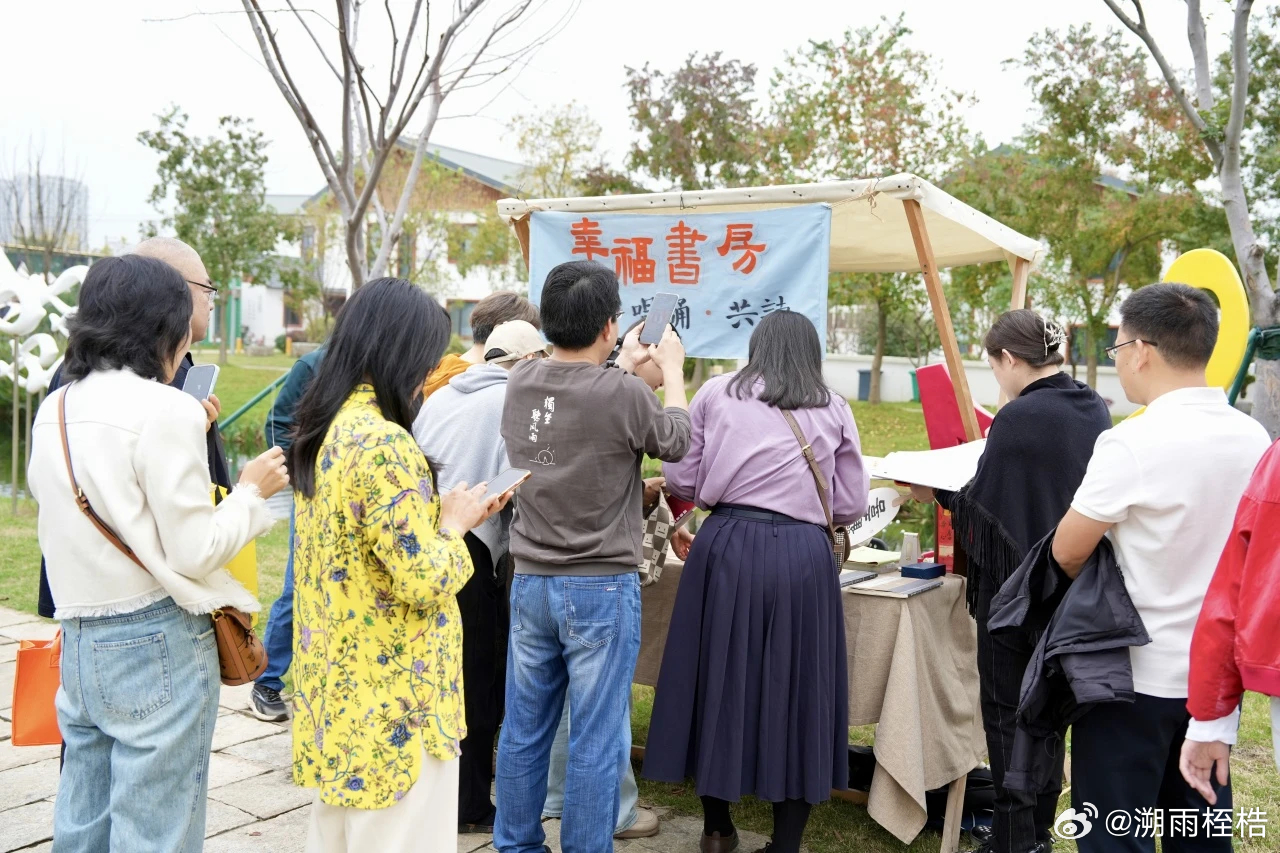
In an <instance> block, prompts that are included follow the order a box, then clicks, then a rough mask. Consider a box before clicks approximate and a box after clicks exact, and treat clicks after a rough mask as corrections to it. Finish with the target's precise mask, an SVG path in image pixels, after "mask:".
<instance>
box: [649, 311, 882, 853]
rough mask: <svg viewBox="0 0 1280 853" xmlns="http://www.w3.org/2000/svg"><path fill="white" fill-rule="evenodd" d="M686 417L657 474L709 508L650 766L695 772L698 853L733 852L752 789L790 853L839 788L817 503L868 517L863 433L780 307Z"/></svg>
mask: <svg viewBox="0 0 1280 853" xmlns="http://www.w3.org/2000/svg"><path fill="white" fill-rule="evenodd" d="M689 414H690V417H691V419H692V423H693V432H692V440H691V443H690V445H689V452H688V454H687V455H686V456H685V457H684V458H683V459H682V460H681V461H680V462H675V463H671V462H668V463H667V464H666V465H665V466H664V468H663V473H664V475H665V476H666V481H667V489H668V490H669V491H670V492H671V493H672V494H673V495H675V496H677V497H680V498H684V499H686V500H693V501H695V502H696V503H697V505H698V506H699V507H702V508H703V509H710V510H711V517H710V518H708V519H707V521H706V523H704V524H703V525H702V528H701V529H700V530H699V531H698V535H697V537H696V538H695V539H694V541H693V548H692V550H691V551H690V553H689V559H688V562H686V563H685V567H684V575H683V577H682V578H681V580H680V589H679V591H678V593H677V594H676V603H675V607H674V609H673V612H672V615H671V628H670V633H669V635H668V637H667V650H666V654H665V655H664V656H663V660H662V671H661V674H660V675H659V678H658V690H657V694H656V698H655V702H654V709H653V719H652V725H651V726H650V729H649V744H648V748H647V750H646V756H645V766H644V772H645V775H646V776H648V777H649V778H651V779H656V780H659V781H664V782H682V781H684V780H685V779H686V778H687V777H690V776H692V777H693V778H694V780H695V782H696V787H697V791H698V795H699V796H700V797H701V798H702V805H703V811H704V826H703V837H702V841H701V845H700V849H701V850H702V853H730V851H733V850H736V849H737V847H738V835H737V831H736V830H735V829H734V825H733V820H732V818H731V816H730V811H729V807H730V803H733V802H736V801H737V800H738V799H739V798H741V797H742V796H744V795H747V794H752V795H755V796H756V797H758V798H760V799H762V800H766V801H769V802H771V803H773V841H772V843H771V844H770V846H769V847H768V848H766V849H767V850H770V851H771V853H798V851H799V849H800V840H801V837H802V836H803V834H804V827H805V824H806V823H807V822H808V819H809V810H810V807H811V806H812V805H813V804H815V803H820V802H823V801H825V800H826V799H828V797H829V796H830V794H831V790H832V789H833V788H836V789H842V788H845V787H847V781H848V740H849V729H848V718H849V711H848V681H847V675H846V665H847V664H846V658H845V641H844V616H843V611H842V608H841V602H840V585H839V580H838V573H837V567H836V563H835V558H834V556H833V555H832V550H831V542H830V541H829V540H828V538H827V532H826V528H827V518H826V512H825V510H824V504H826V505H829V506H830V508H831V511H832V514H833V515H834V520H835V523H836V524H847V523H849V522H851V521H853V520H854V519H856V518H858V517H859V516H861V515H862V514H863V512H865V511H866V508H867V489H868V479H867V473H866V470H865V468H864V467H863V464H862V455H861V451H860V449H859V444H858V430H857V427H856V426H855V425H854V422H853V414H852V412H851V411H850V410H849V405H848V403H846V402H845V401H844V400H843V399H841V398H840V397H839V396H838V395H836V394H834V393H833V392H832V391H831V390H830V389H829V388H828V387H827V386H826V383H825V382H824V381H823V378H822V344H821V342H820V341H819V339H818V333H817V330H816V329H815V328H814V326H813V323H811V322H810V321H809V320H808V319H807V318H806V317H804V315H802V314H794V313H791V312H789V311H787V312H776V313H774V314H771V315H769V316H768V317H766V318H765V319H764V320H763V321H761V323H760V325H759V326H757V327H756V330H755V332H754V333H752V335H751V349H750V362H749V363H748V365H747V366H746V367H745V368H743V369H742V370H741V371H739V372H738V373H737V374H736V375H729V376H724V377H716V378H713V379H712V380H710V381H709V382H707V383H706V384H705V385H703V386H702V389H701V390H700V391H699V392H698V394H697V396H695V397H694V398H693V402H692V404H691V405H690V406H689ZM789 418H793V419H794V422H795V424H796V425H797V426H798V427H799V429H800V431H801V432H802V433H803V435H804V436H805V441H804V442H803V443H802V442H801V441H800V440H798V438H797V436H796V433H795V432H794V431H793V427H792V426H791V424H790V423H789ZM804 444H808V445H809V446H811V447H812V451H813V455H814V458H815V459H816V460H817V464H818V466H819V468H820V469H821V471H822V476H823V479H824V481H825V485H826V489H825V491H826V492H827V494H826V495H825V496H824V497H820V493H819V486H818V484H817V482H816V480H815V478H814V475H813V472H812V470H811V469H810V467H809V463H808V462H807V461H806V459H805V456H804V453H803V445H804Z"/></svg>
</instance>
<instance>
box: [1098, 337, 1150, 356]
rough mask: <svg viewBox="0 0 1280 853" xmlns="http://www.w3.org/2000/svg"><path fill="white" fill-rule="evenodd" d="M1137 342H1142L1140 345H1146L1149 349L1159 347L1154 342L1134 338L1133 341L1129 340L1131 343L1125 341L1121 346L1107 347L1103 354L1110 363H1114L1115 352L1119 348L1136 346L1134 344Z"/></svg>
mask: <svg viewBox="0 0 1280 853" xmlns="http://www.w3.org/2000/svg"><path fill="white" fill-rule="evenodd" d="M1138 341H1142V343H1144V344H1146V345H1147V346H1149V347H1155V346H1159V344H1157V343H1156V342H1155V341H1148V340H1143V339H1142V338H1134V339H1133V340H1131V341H1125V342H1124V343H1122V344H1116V345H1115V346H1110V347H1107V348H1106V350H1105V352H1106V354H1107V358H1109V359H1111V360H1112V361H1115V360H1116V350H1118V349H1120V348H1121V347H1127V346H1128V345H1129V344H1136V343H1138Z"/></svg>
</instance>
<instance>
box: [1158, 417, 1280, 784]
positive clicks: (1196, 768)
mask: <svg viewBox="0 0 1280 853" xmlns="http://www.w3.org/2000/svg"><path fill="white" fill-rule="evenodd" d="M1277 617H1280V442H1277V443H1276V444H1273V445H1271V449H1270V450H1268V451H1267V452H1266V453H1265V454H1264V455H1263V457H1262V460H1261V461H1260V462H1259V463H1258V467H1257V468H1256V469H1255V470H1254V472H1253V478H1252V479H1251V480H1250V481H1249V486H1248V488H1247V489H1245V493H1244V497H1243V498H1241V500H1240V506H1239V508H1238V509H1237V510H1236V520H1235V524H1234V525H1233V526H1232V528H1231V536H1230V538H1228V539H1227V545H1226V548H1224V549H1223V551H1222V557H1221V558H1220V559H1219V560H1218V568H1217V569H1216V570H1215V571H1214V574H1213V581H1212V582H1211V583H1210V584H1209V591H1208V593H1206V595H1205V599H1204V605H1203V606H1202V607H1201V608H1200V618H1199V619H1198V620H1197V622H1196V629H1195V633H1194V634H1193V635H1192V638H1191V674H1190V678H1189V681H1188V692H1187V710H1188V711H1189V712H1190V713H1191V716H1192V717H1193V718H1194V720H1197V721H1205V720H1216V719H1219V718H1221V717H1225V716H1229V715H1232V714H1234V715H1235V719H1236V720H1237V722H1238V721H1239V717H1240V698H1241V696H1242V694H1243V693H1244V691H1246V690H1252V691H1254V692H1255V693H1263V694H1266V695H1268V696H1270V697H1271V734H1272V738H1273V739H1274V742H1275V754H1276V767H1277V769H1280V618H1277ZM1194 732H1195V725H1194V724H1193V725H1192V727H1191V728H1190V729H1189V730H1188V732H1187V739H1186V741H1184V742H1183V744H1182V755H1181V760H1180V762H1179V766H1180V768H1181V770H1182V775H1183V777H1184V778H1185V779H1186V780H1187V784H1188V785H1190V786H1191V787H1193V788H1195V789H1196V790H1197V791H1199V792H1200V793H1201V794H1203V795H1204V797H1205V799H1207V800H1208V801H1209V802H1210V803H1211V804H1213V803H1215V799H1216V798H1215V796H1214V792H1213V785H1212V776H1213V774H1214V771H1215V769H1216V771H1217V778H1218V784H1220V785H1225V784H1226V782H1227V766H1228V762H1229V760H1230V756H1231V745H1232V744H1233V743H1235V735H1234V733H1233V734H1231V735H1230V736H1229V737H1227V739H1224V740H1199V741H1197V740H1195V739H1194V736H1193V735H1194Z"/></svg>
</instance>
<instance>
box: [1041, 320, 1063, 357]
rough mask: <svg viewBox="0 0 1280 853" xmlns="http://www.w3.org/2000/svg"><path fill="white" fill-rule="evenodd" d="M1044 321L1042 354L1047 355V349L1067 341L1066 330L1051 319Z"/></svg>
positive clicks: (1054, 347) (1055, 347)
mask: <svg viewBox="0 0 1280 853" xmlns="http://www.w3.org/2000/svg"><path fill="white" fill-rule="evenodd" d="M1043 322H1044V354H1045V355H1048V354H1049V350H1050V349H1051V348H1052V349H1055V350H1056V349H1057V348H1058V347H1060V346H1062V345H1063V344H1064V343H1066V342H1067V332H1066V330H1065V329H1063V328H1062V326H1060V325H1058V324H1057V323H1055V322H1053V321H1052V320H1045V321H1043Z"/></svg>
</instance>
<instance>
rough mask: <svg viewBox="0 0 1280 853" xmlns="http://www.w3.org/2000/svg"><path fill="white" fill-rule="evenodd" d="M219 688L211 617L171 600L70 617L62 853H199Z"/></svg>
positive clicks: (58, 852)
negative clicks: (121, 852)
mask: <svg viewBox="0 0 1280 853" xmlns="http://www.w3.org/2000/svg"><path fill="white" fill-rule="evenodd" d="M220 688H221V683H220V681H219V670H218V647H217V644H216V643H215V641H214V637H213V621H212V619H211V618H210V617H209V616H208V615H204V616H193V615H191V614H190V613H187V612H186V611H184V610H182V609H181V608H179V607H178V605H176V604H174V602H173V599H171V598H166V599H164V600H163V601H160V602H157V603H156V604H153V605H151V606H150V607H146V608H144V609H142V610H139V611H137V612H134V613H129V614H125V615H123V616H108V617H102V618H98V619H67V620H64V621H63V622H62V686H61V687H60V688H59V689H58V695H57V700H56V706H57V709H58V725H59V726H60V727H61V728H62V739H63V741H64V742H65V743H66V747H67V755H66V764H65V765H64V766H63V768H62V777H61V779H60V780H59V782H58V799H57V801H56V803H55V804H54V811H53V849H54V851H55V853H72V852H73V851H75V853H80V851H90V850H94V851H97V850H103V851H105V850H128V851H130V853H151V851H155V853H199V851H200V850H201V848H202V847H203V846H204V828H205V796H206V794H207V793H208V789H209V747H210V746H211V745H212V743H213V726H214V722H215V721H216V720H217V718H218V691H219V689H220Z"/></svg>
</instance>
